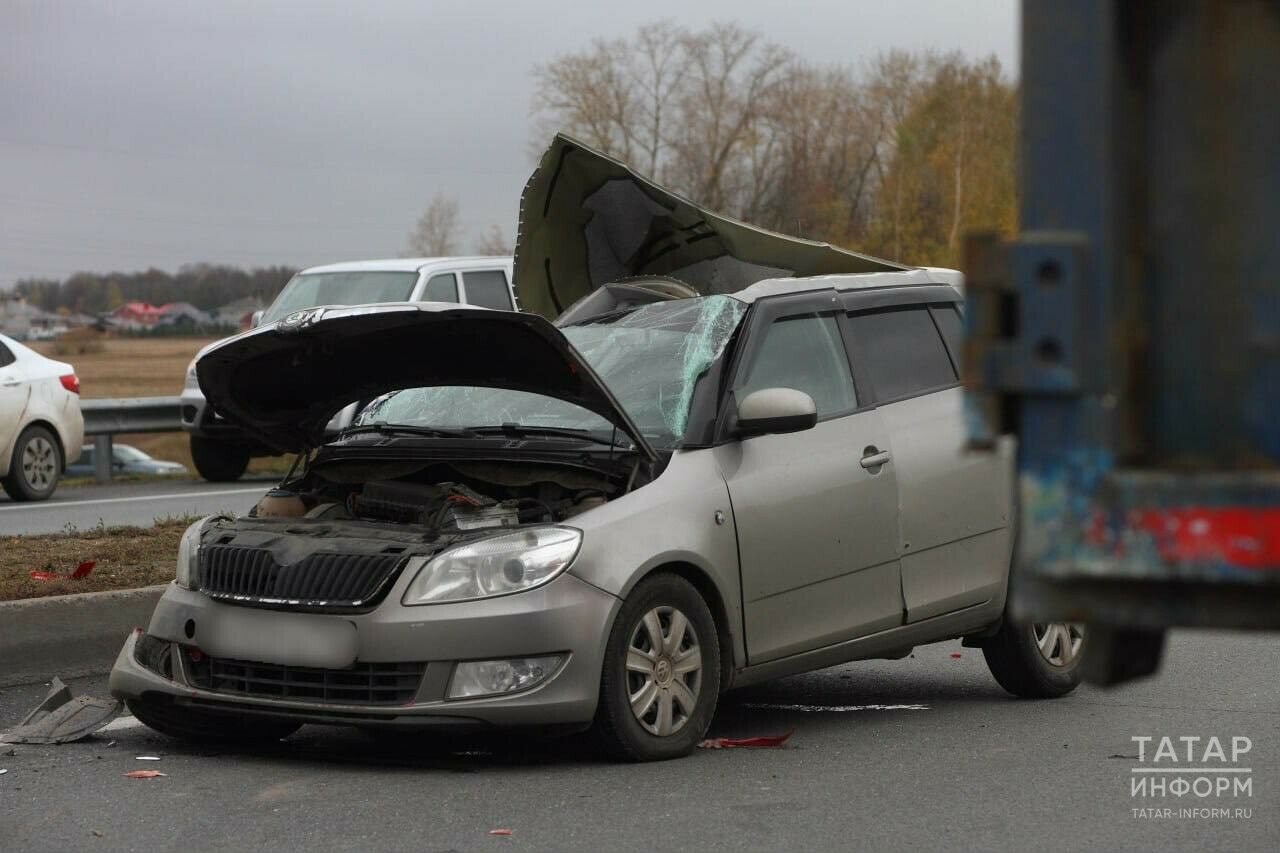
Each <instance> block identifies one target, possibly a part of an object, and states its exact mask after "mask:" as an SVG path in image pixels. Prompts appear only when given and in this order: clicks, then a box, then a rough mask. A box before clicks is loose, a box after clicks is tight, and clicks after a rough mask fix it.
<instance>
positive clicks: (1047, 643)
mask: <svg viewBox="0 0 1280 853" xmlns="http://www.w3.org/2000/svg"><path fill="white" fill-rule="evenodd" d="M1031 630H1032V633H1033V634H1034V635H1035V639H1036V648H1037V649H1039V651H1040V657H1042V658H1044V659H1045V660H1046V661H1047V662H1048V663H1050V664H1052V665H1053V666H1070V665H1071V664H1072V663H1074V662H1075V659H1076V658H1077V657H1078V656H1079V655H1080V644H1081V643H1083V642H1084V625H1083V624H1081V623H1079V622H1049V623H1046V624H1044V625H1032V626H1031Z"/></svg>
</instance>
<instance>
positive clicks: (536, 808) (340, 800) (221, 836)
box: [0, 632, 1280, 853]
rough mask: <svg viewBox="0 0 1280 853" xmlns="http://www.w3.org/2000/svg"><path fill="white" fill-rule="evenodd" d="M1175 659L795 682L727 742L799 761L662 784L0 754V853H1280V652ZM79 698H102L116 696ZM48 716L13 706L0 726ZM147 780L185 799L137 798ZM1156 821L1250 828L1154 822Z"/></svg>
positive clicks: (490, 751)
mask: <svg viewBox="0 0 1280 853" xmlns="http://www.w3.org/2000/svg"><path fill="white" fill-rule="evenodd" d="M1172 640H1173V641H1172V643H1171V647H1170V650H1169V653H1168V655H1167V658H1166V662H1165V666H1164V670H1163V672H1162V673H1161V675H1160V676H1159V677H1157V678H1155V679H1152V680H1148V681H1143V682H1140V683H1137V684H1135V685H1132V686H1129V687H1126V688H1123V689H1120V690H1115V691H1103V690H1099V689H1089V688H1082V689H1081V690H1079V691H1077V692H1076V693H1075V694H1073V695H1072V696H1070V697H1067V698H1065V699H1061V700H1057V701H1049V702H1027V701H1017V700H1014V699H1010V698H1009V697H1008V696H1006V695H1005V694H1004V693H1002V692H1001V691H1000V689H999V688H998V687H997V686H996V685H995V683H994V682H993V681H992V679H991V677H990V676H989V675H988V673H987V671H986V668H985V666H984V665H983V661H982V656H981V654H980V653H978V652H975V651H974V650H971V649H963V650H962V649H960V647H959V644H958V643H955V642H951V643H945V644H940V645H937V646H930V647H925V648H921V649H917V650H916V653H915V656H914V657H912V658H907V659H904V660H901V661H876V662H866V663H860V664H851V665H847V666H841V667H835V668H832V669H828V670H824V671H822V672H818V673H814V674H810V675H805V676H799V677H793V678H787V679H783V680H779V681H776V682H773V683H770V684H766V685H762V686H760V687H757V688H752V689H750V690H749V691H743V692H741V693H739V694H731V695H730V696H728V697H726V698H725V699H724V700H723V703H722V707H721V710H720V712H719V714H718V715H717V717H716V719H715V722H714V725H713V728H712V734H715V735H755V734H772V733H778V732H785V731H788V730H790V729H794V730H795V734H794V735H793V736H792V738H791V740H790V742H789V743H788V745H787V746H786V747H785V748H782V749H761V750H746V749H734V750H699V751H698V752H697V753H695V754H694V755H693V757H691V758H688V759H683V760H679V761H672V762H666V763H660V764H647V765H626V764H614V763H609V762H607V761H603V760H601V759H600V758H599V757H597V756H596V755H595V754H594V752H593V751H592V750H591V748H590V745H589V743H588V742H586V741H584V740H582V739H577V740H569V741H554V742H549V743H546V742H529V741H525V740H522V739H515V740H512V741H508V742H480V743H478V744H475V743H471V744H468V743H462V742H457V741H452V742H448V743H439V742H434V743H433V742H426V743H422V742H391V743H385V742H375V741H373V740H371V739H369V738H367V737H365V736H364V735H362V734H359V733H357V732H345V731H343V730H340V729H330V728H321V727H307V728H304V729H302V730H301V731H300V732H299V733H297V734H295V735H294V736H292V737H291V738H289V739H288V740H286V741H284V742H282V743H280V744H279V745H278V746H276V747H274V748H272V749H270V750H268V751H266V752H256V753H255V752H236V751H225V750H216V749H200V748H194V747H191V746H185V745H182V744H179V743H177V742H175V741H170V740H167V739H165V738H163V737H161V736H159V735H155V734H152V733H150V732H149V731H148V730H146V729H144V728H140V727H137V726H136V725H131V722H130V720H129V719H125V720H122V721H119V722H117V723H116V724H115V726H116V727H115V728H114V729H113V730H112V731H109V732H106V733H105V734H103V735H102V736H100V737H95V738H94V739H92V740H90V741H86V742H82V743H78V744H70V745H66V746H59V747H47V746H17V747H15V751H16V754H15V755H12V756H4V755H3V753H4V751H5V747H3V746H0V768H7V769H8V770H9V772H8V773H7V774H5V775H3V776H0V848H4V849H6V850H21V851H24V853H37V851H63V850H81V849H90V850H126V849H128V850H144V851H150V850H171V849H190V850H237V851H238V850H257V851H276V850H300V849H301V850H317V851H318V850H379V851H381V850H388V851H391V850H412V851H420V852H421V851H444V850H481V851H485V850H591V851H598V850H635V851H646V853H650V851H655V850H699V851H721V850H723V851H733V853H742V851H750V850H803V849H808V850H837V849H871V850H893V851H899V850H940V849H966V850H976V849H982V850H1018V851H1023V850H1035V851H1054V850H1081V849H1094V850H1120V849H1124V850H1153V851H1156V850H1159V851H1168V850H1233V851H1247V850H1267V851H1274V850H1277V849H1280V637H1277V636H1274V635H1271V636H1267V635H1245V634H1240V635H1232V634H1210V633H1197V632H1183V633H1179V634H1175V635H1174V636H1173V638H1172ZM955 653H959V654H960V655H961V656H960V657H959V658H955V657H953V654H955ZM73 686H74V687H76V688H77V689H79V690H82V691H85V692H93V693H98V694H101V693H103V692H104V690H105V679H102V678H97V679H89V680H85V681H80V682H76V683H75V684H73ZM42 695H43V688H42V687H39V686H31V687H25V688H15V689H11V690H8V691H5V692H4V693H3V694H0V722H2V723H4V724H9V723H11V722H13V721H14V720H16V719H17V718H19V717H20V716H21V715H22V713H23V712H24V711H25V710H26V708H27V707H28V706H29V705H31V704H34V702H36V701H38V700H39V698H40V697H41V696H42ZM1139 736H1151V737H1156V738H1157V739H1158V738H1159V737H1161V736H1167V737H1171V738H1175V739H1176V738H1177V737H1183V736H1186V737H1200V738H1204V739H1207V738H1209V737H1210V736H1217V737H1219V738H1230V737H1235V736H1239V737H1248V738H1250V740H1251V743H1252V749H1251V751H1250V752H1249V753H1248V754H1247V756H1246V758H1247V761H1244V762H1242V763H1241V766H1247V767H1248V768H1249V769H1250V771H1251V772H1250V774H1249V775H1250V777H1251V778H1252V794H1251V796H1248V797H1242V798H1235V799H1230V798H1227V799H1221V800H1214V799H1212V798H1210V799H1208V800H1201V799H1199V798H1197V797H1195V796H1190V795H1188V796H1185V797H1182V798H1180V799H1175V798H1173V797H1168V798H1167V799H1164V800H1152V799H1147V800H1143V799H1140V798H1134V797H1132V796H1131V788H1130V785H1131V782H1130V779H1131V777H1132V776H1134V775H1135V774H1134V773H1133V772H1132V771H1133V769H1134V768H1138V767H1140V762H1139V761H1138V760H1137V758H1136V756H1137V753H1138V747H1137V745H1136V744H1135V742H1134V741H1133V740H1131V738H1133V737H1139ZM113 742H114V743H113ZM1174 742H1175V743H1177V741H1176V740H1175V741H1174ZM1228 743H1229V741H1228ZM1147 749H1148V750H1151V749H1152V747H1147ZM139 755H155V756H159V757H160V759H161V760H160V761H149V762H148V761H138V760H136V758H135V757H136V756H139ZM1147 755H1148V758H1150V752H1148V753H1147ZM1166 766H1167V765H1166ZM138 769H151V770H160V771H162V772H164V773H166V774H168V775H167V776H166V777H164V778H158V779H153V780H149V781H139V780H133V779H126V778H125V777H124V775H123V774H124V773H126V772H128V771H131V770H138ZM1141 806H1146V807H1148V808H1150V807H1160V808H1163V807H1169V808H1172V809H1173V810H1174V814H1177V809H1178V808H1179V807H1186V808H1208V807H1227V808H1232V809H1234V808H1247V809H1249V810H1250V817H1248V818H1247V819H1246V818H1242V817H1241V818H1234V817H1233V818H1226V819H1224V818H1204V817H1194V818H1193V817H1186V818H1177V817H1172V818H1152V817H1149V816H1148V817H1135V816H1134V813H1133V811H1132V810H1133V809H1135V808H1138V807H1141ZM493 829H509V830H511V835H510V837H500V836H492V835H489V831H490V830H493Z"/></svg>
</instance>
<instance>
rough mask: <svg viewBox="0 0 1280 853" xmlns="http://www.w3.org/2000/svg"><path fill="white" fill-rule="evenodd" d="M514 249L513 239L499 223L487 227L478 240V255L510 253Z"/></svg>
mask: <svg viewBox="0 0 1280 853" xmlns="http://www.w3.org/2000/svg"><path fill="white" fill-rule="evenodd" d="M512 251H513V249H512V247H511V241H510V240H508V239H507V235H506V234H504V233H503V231H502V228H501V227H500V226H498V225H497V224H493V225H490V226H489V227H488V228H486V229H485V230H484V232H483V233H482V234H481V235H480V239H479V240H477V241H476V254H477V255H510V254H511V253H512Z"/></svg>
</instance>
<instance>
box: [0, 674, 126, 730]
mask: <svg viewBox="0 0 1280 853" xmlns="http://www.w3.org/2000/svg"><path fill="white" fill-rule="evenodd" d="M119 710H120V703H119V702H118V701H116V700H115V699H96V698H94V697H92V696H75V697H73V696H72V695H71V688H69V687H67V685H65V684H63V683H62V679H60V678H58V677H57V676H54V677H53V680H52V681H51V682H50V689H49V695H48V696H46V697H44V701H43V702H41V703H40V704H39V705H37V706H36V707H35V708H34V709H33V710H32V711H31V713H30V714H27V716H26V717H25V718H24V719H23V720H22V722H21V723H19V724H18V725H16V726H14V727H13V728H11V729H9V730H8V731H7V732H5V733H4V734H0V742H3V743H71V742H72V741H77V740H82V739H84V738H86V737H88V736H89V735H91V734H93V733H94V732H96V731H97V730H98V729H100V728H102V727H103V726H105V725H106V724H107V723H108V722H109V721H110V720H111V718H112V717H114V716H115V715H116V712H117V711H119Z"/></svg>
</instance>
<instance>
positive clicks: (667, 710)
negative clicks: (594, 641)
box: [627, 606, 702, 737]
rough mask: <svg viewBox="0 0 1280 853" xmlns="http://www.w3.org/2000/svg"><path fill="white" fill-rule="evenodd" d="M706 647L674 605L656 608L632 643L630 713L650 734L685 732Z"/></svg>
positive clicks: (629, 651)
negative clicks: (702, 645)
mask: <svg viewBox="0 0 1280 853" xmlns="http://www.w3.org/2000/svg"><path fill="white" fill-rule="evenodd" d="M701 686H702V648H701V646H699V645H698V634H697V632H696V631H695V630H694V628H693V625H691V624H690V623H689V619H688V617H687V616H685V615H684V614H683V613H681V612H680V611H679V610H677V609H676V608H674V607H666V606H663V607H655V608H654V609H652V610H650V611H649V612H648V613H646V614H645V615H644V618H643V619H641V620H640V621H639V622H638V623H637V624H636V626H635V628H634V629H632V631H631V639H630V640H629V641H628V643H627V696H628V699H629V700H630V703H631V713H633V714H634V715H635V717H636V720H638V721H639V722H640V725H641V726H643V727H644V729H645V731H647V732H649V734H652V735H657V736H658V737H666V736H668V735H673V734H675V733H676V732H678V731H680V729H682V728H683V727H684V725H685V724H686V723H688V722H689V720H690V718H692V717H693V713H694V709H695V708H696V707H697V704H698V691H699V689H700V688H701Z"/></svg>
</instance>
